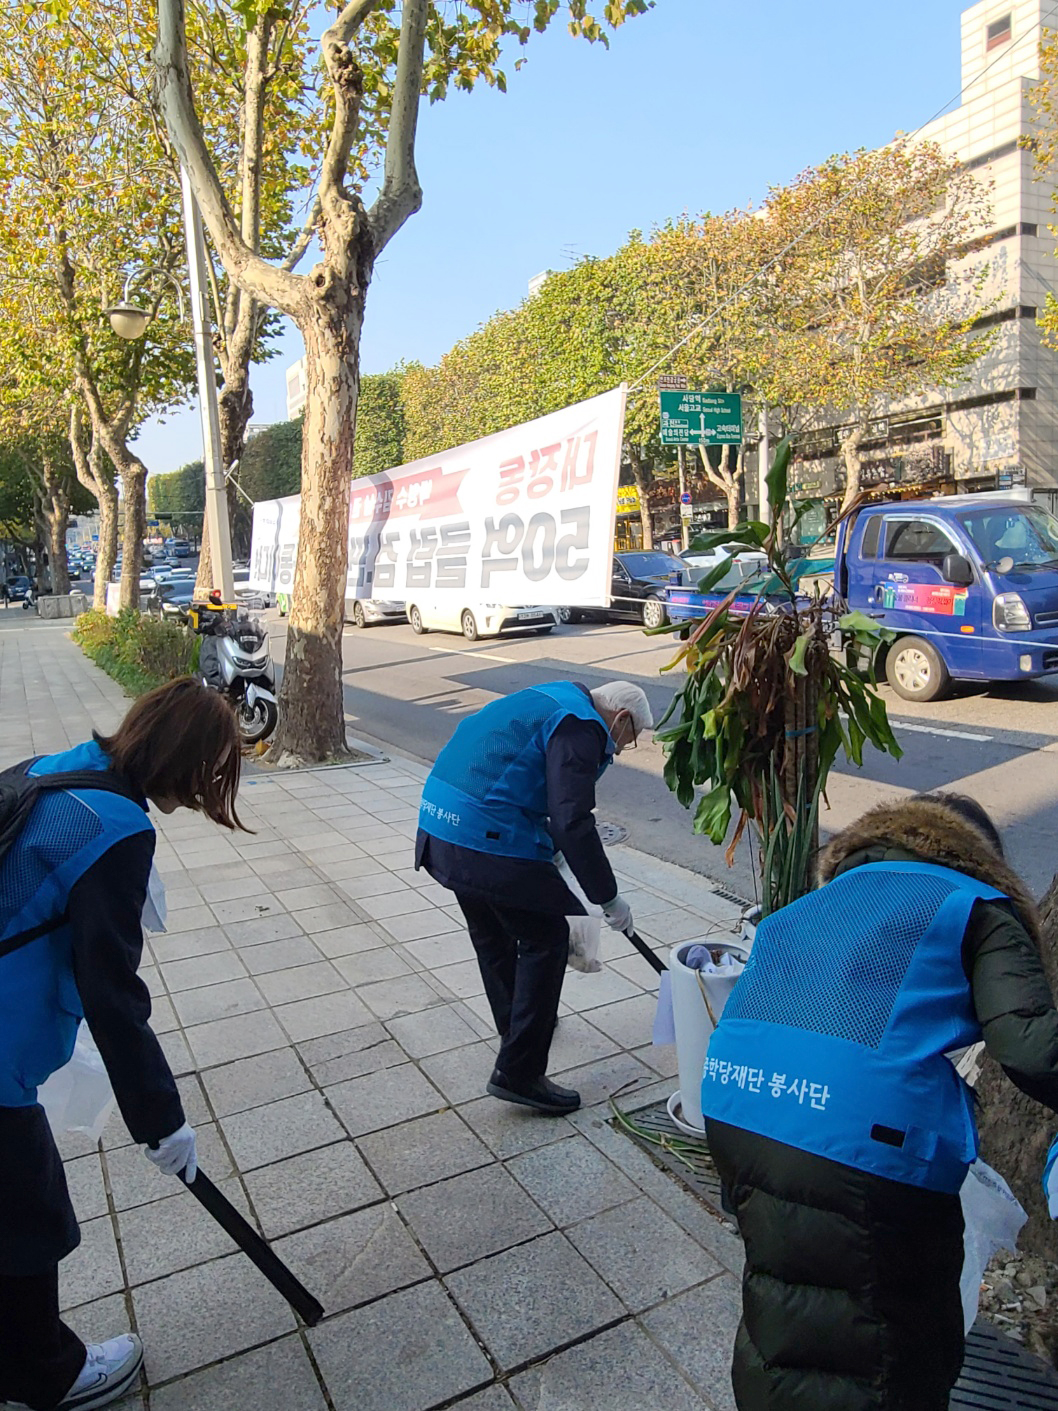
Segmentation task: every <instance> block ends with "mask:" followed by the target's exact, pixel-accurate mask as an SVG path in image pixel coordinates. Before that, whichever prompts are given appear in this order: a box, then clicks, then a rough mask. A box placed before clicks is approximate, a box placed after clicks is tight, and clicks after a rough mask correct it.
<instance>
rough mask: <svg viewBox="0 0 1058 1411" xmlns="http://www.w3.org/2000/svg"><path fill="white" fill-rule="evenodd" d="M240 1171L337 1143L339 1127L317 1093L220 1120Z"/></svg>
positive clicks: (286, 1099) (273, 1103)
mask: <svg viewBox="0 0 1058 1411" xmlns="http://www.w3.org/2000/svg"><path fill="white" fill-rule="evenodd" d="M220 1125H221V1129H222V1131H223V1132H224V1136H225V1138H226V1140H227V1142H228V1145H229V1146H230V1147H231V1152H232V1155H233V1156H234V1158H235V1163H236V1165H237V1166H238V1168H239V1170H240V1171H253V1170H255V1169H256V1168H257V1167H258V1166H268V1165H270V1164H271V1163H272V1162H273V1161H282V1160H283V1158H284V1157H286V1156H296V1155H297V1154H298V1153H299V1152H302V1151H311V1150H312V1149H313V1148H314V1147H318V1146H328V1145H330V1143H331V1142H336V1141H341V1139H342V1137H343V1136H344V1135H345V1134H344V1132H343V1131H342V1127H341V1124H340V1123H339V1121H338V1119H337V1118H336V1117H335V1116H334V1114H333V1113H332V1112H331V1111H330V1110H329V1109H328V1107H327V1105H326V1103H325V1102H324V1100H323V1097H322V1096H321V1095H320V1094H319V1093H317V1092H308V1093H298V1094H297V1095H296V1096H294V1097H285V1098H281V1099H280V1100H279V1101H278V1102H271V1103H268V1104H267V1106H265V1107H253V1108H251V1109H250V1110H249V1111H248V1112H236V1113H233V1114H232V1115H231V1116H229V1117H224V1118H222V1119H221V1123H220Z"/></svg>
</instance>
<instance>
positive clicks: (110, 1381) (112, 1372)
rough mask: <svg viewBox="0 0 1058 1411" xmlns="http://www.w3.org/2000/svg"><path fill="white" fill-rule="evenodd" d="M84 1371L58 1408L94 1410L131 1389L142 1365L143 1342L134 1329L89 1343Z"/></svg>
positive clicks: (115, 1399)
mask: <svg viewBox="0 0 1058 1411" xmlns="http://www.w3.org/2000/svg"><path fill="white" fill-rule="evenodd" d="M86 1351H87V1353H88V1357H87V1358H86V1360H85V1364H84V1367H83V1368H82V1369H81V1375H80V1376H79V1377H78V1378H77V1380H76V1381H75V1382H74V1384H73V1386H72V1387H71V1388H70V1390H69V1391H68V1392H67V1393H66V1395H65V1396H64V1397H63V1399H62V1400H61V1401H60V1402H59V1405H58V1407H56V1411H92V1408H93V1407H95V1406H109V1405H110V1403H111V1402H112V1401H117V1399H118V1398H119V1397H121V1396H124V1395H125V1393H126V1392H127V1391H128V1390H129V1388H130V1387H131V1386H132V1384H133V1383H134V1382H135V1380H136V1378H137V1377H138V1376H139V1372H140V1367H141V1366H142V1365H143V1343H142V1342H140V1340H139V1338H138V1337H137V1336H136V1334H135V1333H122V1334H121V1336H120V1337H116V1338H109V1339H108V1340H107V1341H106V1342H94V1343H90V1344H89V1346H88V1348H87V1349H86Z"/></svg>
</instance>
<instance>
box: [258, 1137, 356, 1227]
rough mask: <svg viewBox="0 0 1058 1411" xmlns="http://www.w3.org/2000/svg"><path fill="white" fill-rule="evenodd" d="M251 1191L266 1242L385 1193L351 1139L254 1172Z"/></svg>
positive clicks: (351, 1209)
mask: <svg viewBox="0 0 1058 1411" xmlns="http://www.w3.org/2000/svg"><path fill="white" fill-rule="evenodd" d="M246 1189H247V1190H248V1191H249V1193H250V1199H251V1200H252V1201H253V1204H254V1209H255V1210H256V1211H257V1215H258V1218H259V1219H260V1221H261V1228H262V1229H263V1231H264V1233H265V1237H266V1238H267V1239H275V1238H277V1237H278V1236H279V1235H288V1234H291V1233H293V1231H295V1230H300V1229H303V1228H305V1227H307V1226H309V1225H315V1224H318V1223H319V1222H320V1221H322V1220H331V1219H333V1218H334V1217H335V1216H336V1215H347V1214H349V1213H350V1211H353V1210H358V1209H359V1208H360V1207H361V1206H364V1205H371V1204H373V1203H374V1202H375V1201H377V1200H381V1199H382V1198H383V1190H382V1187H381V1186H380V1185H379V1184H378V1182H377V1181H376V1180H375V1178H374V1176H372V1174H371V1172H370V1171H369V1170H368V1168H367V1166H366V1164H365V1162H364V1159H363V1157H362V1156H361V1155H360V1153H359V1152H358V1151H357V1150H356V1147H355V1146H354V1145H353V1143H352V1142H351V1141H350V1140H349V1139H348V1138H345V1139H344V1140H343V1141H340V1142H336V1143H335V1144H334V1145H333V1146H324V1147H319V1148H318V1149H317V1150H315V1151H306V1152H302V1153H301V1154H300V1155H298V1156H292V1157H290V1158H289V1159H288V1160H286V1161H277V1162H276V1163H275V1164H274V1165H272V1166H263V1167H261V1169H260V1170H258V1171H251V1172H250V1173H249V1174H248V1175H247V1177H246Z"/></svg>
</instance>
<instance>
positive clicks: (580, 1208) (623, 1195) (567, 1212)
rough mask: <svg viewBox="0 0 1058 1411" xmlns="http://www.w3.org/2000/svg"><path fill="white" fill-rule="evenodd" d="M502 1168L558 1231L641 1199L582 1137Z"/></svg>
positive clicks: (543, 1148)
mask: <svg viewBox="0 0 1058 1411" xmlns="http://www.w3.org/2000/svg"><path fill="white" fill-rule="evenodd" d="M507 1170H508V1171H509V1172H510V1173H511V1175H512V1176H514V1178H515V1180H517V1181H518V1182H519V1184H521V1185H523V1186H524V1187H525V1189H526V1190H527V1191H528V1192H529V1194H530V1195H531V1196H532V1197H533V1199H534V1200H535V1201H536V1203H537V1205H539V1206H540V1207H541V1209H542V1210H545V1211H546V1212H547V1214H548V1215H550V1217H551V1219H552V1220H553V1221H554V1222H555V1224H556V1225H558V1226H559V1227H563V1226H566V1225H571V1224H573V1223H574V1222H575V1221H577V1220H585V1219H587V1218H588V1217H589V1216H592V1215H598V1214H600V1213H601V1212H602V1211H603V1210H608V1209H609V1208H610V1207H611V1206H615V1205H623V1204H625V1203H626V1202H627V1201H630V1200H634V1199H635V1198H636V1197H637V1196H639V1195H640V1191H639V1188H638V1187H637V1186H634V1185H633V1184H632V1182H631V1181H630V1180H629V1179H628V1178H627V1176H624V1175H622V1174H621V1172H620V1171H619V1170H618V1169H617V1167H616V1166H615V1165H614V1164H613V1162H612V1161H607V1159H606V1157H605V1156H603V1154H602V1153H601V1152H600V1151H598V1150H597V1149H596V1148H595V1147H593V1146H592V1145H591V1143H590V1142H589V1141H587V1140H586V1139H585V1138H584V1137H570V1138H569V1139H568V1140H566V1141H560V1142H552V1143H551V1145H550V1146H542V1147H538V1148H537V1149H536V1150H535V1151H529V1152H526V1153H525V1155H524V1156H516V1157H515V1158H514V1160H513V1161H509V1162H508V1163H507Z"/></svg>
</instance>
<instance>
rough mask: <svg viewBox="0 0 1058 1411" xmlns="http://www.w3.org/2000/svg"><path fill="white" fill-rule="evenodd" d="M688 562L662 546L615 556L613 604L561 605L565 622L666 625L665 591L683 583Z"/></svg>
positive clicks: (645, 625) (611, 589)
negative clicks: (661, 548)
mask: <svg viewBox="0 0 1058 1411" xmlns="http://www.w3.org/2000/svg"><path fill="white" fill-rule="evenodd" d="M686 571H687V565H686V564H685V563H684V562H683V560H682V559H679V558H677V557H676V555H675V554H666V553H662V552H661V550H660V549H634V550H628V551H626V552H624V553H619V554H614V556H613V577H612V579H611V584H610V604H609V606H608V607H605V608H571V607H566V608H560V609H559V616H560V618H561V620H562V621H563V622H580V621H582V620H584V619H591V620H594V621H600V620H601V621H603V622H641V623H642V624H643V626H644V627H664V625H665V623H666V622H667V621H668V617H667V615H666V610H665V593H666V590H667V589H668V588H670V587H674V586H678V585H679V584H681V583H683V582H684V578H685V574H686Z"/></svg>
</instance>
